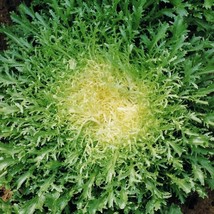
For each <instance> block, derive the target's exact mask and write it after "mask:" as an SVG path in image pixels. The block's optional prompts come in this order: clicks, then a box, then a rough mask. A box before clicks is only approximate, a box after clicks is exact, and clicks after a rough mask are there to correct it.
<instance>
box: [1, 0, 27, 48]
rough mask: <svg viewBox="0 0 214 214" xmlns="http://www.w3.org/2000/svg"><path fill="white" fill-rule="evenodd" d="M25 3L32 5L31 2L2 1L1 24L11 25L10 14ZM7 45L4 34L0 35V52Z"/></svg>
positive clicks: (24, 0) (18, 0)
mask: <svg viewBox="0 0 214 214" xmlns="http://www.w3.org/2000/svg"><path fill="white" fill-rule="evenodd" d="M21 2H24V3H26V4H29V3H30V0H0V24H1V25H2V24H11V20H10V12H11V11H13V10H15V9H16V7H17V6H18V5H19V4H20V3H21ZM6 47H7V44H6V41H5V37H4V35H3V34H0V51H1V50H4V49H6Z"/></svg>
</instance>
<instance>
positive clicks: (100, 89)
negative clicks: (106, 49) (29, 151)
mask: <svg viewBox="0 0 214 214" xmlns="http://www.w3.org/2000/svg"><path fill="white" fill-rule="evenodd" d="M70 62H71V60H70ZM128 69H129V68H128ZM63 84H64V86H63V87H62V88H61V87H60V88H59V92H58V93H57V94H56V96H57V97H58V102H59V104H58V106H59V107H58V108H59V110H58V111H59V115H60V117H62V115H63V116H64V117H65V119H66V120H67V121H69V122H68V125H70V129H71V130H73V131H75V132H76V133H78V135H80V133H81V134H83V135H84V136H85V137H86V138H91V140H94V141H97V142H98V143H110V144H126V143H128V142H131V141H137V140H139V139H145V138H147V135H148V134H149V130H148V129H149V128H151V127H153V128H155V126H156V123H157V120H155V119H154V116H153V115H152V111H151V107H150V98H149V96H150V95H151V92H149V87H147V86H146V85H144V84H143V82H139V81H134V80H133V78H132V77H131V75H128V72H127V71H125V72H124V71H121V72H120V71H119V69H116V68H114V67H113V66H112V65H111V64H110V63H105V62H95V61H93V60H88V61H87V65H86V66H85V68H84V69H83V70H82V71H77V72H75V73H74V74H72V75H71V76H70V78H69V77H67V79H66V80H65V81H63ZM58 94H59V95H58Z"/></svg>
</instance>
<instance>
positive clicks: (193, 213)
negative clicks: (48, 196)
mask: <svg viewBox="0 0 214 214" xmlns="http://www.w3.org/2000/svg"><path fill="white" fill-rule="evenodd" d="M21 2H25V3H26V4H29V3H30V0H0V23H1V24H11V20H10V12H11V11H13V10H15V9H16V7H17V6H18V5H19V4H20V3H21ZM6 47H7V45H6V41H5V39H4V35H2V34H0V50H4V49H6ZM5 192H6V190H5ZM181 209H182V212H183V214H214V191H209V193H208V198H205V199H201V198H199V197H198V195H197V194H193V195H191V196H190V197H189V198H188V199H187V201H186V203H185V204H184V205H182V206H181Z"/></svg>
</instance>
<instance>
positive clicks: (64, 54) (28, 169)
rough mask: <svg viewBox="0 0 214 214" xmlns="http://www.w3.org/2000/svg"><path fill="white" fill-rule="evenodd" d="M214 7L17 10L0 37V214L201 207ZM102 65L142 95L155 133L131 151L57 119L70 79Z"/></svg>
mask: <svg viewBox="0 0 214 214" xmlns="http://www.w3.org/2000/svg"><path fill="white" fill-rule="evenodd" d="M44 2H45V3H44ZM212 5H213V1H212V0H205V1H204V2H202V3H200V2H199V1H180V0H173V1H168V0H162V1H161V0H160V1H156V0H151V1H146V0H141V1H137V0H133V1H129V0H123V1H120V0H116V1H108V0H105V1H98V0H96V1H95V0H93V1H82V0H77V1H74V0H73V1H72V0H60V1H57V0H48V1H39V0H37V1H34V2H33V3H32V6H31V7H30V8H28V7H26V6H25V5H21V6H20V8H19V14H18V15H16V14H15V13H13V14H12V20H13V22H14V25H13V26H11V27H7V28H3V29H2V30H1V31H2V32H4V33H5V34H6V35H7V37H8V44H9V48H8V50H6V51H4V52H3V53H2V54H1V56H0V59H1V74H0V89H1V92H0V99H1V103H0V120H1V126H0V140H1V143H0V186H4V187H6V188H7V189H11V191H12V192H13V196H12V198H11V199H10V200H9V201H6V202H4V201H3V200H1V201H0V211H1V212H3V213H19V214H25V213H27V214H31V213H89V214H93V213H100V212H103V213H148V214H152V213H155V212H159V213H180V209H179V208H177V207H176V206H175V205H174V204H172V206H171V207H170V205H171V204H170V199H171V198H177V199H179V201H180V202H182V203H183V202H185V198H186V197H187V196H188V195H189V194H191V193H192V192H197V193H198V194H199V195H200V196H201V197H204V196H205V195H206V192H205V188H206V187H207V186H210V187H211V188H213V186H214V184H213V176H214V167H213V165H212V160H213V127H214V114H213V107H214V99H213V93H214V85H213V65H214V62H213V59H214V57H213V51H214V49H213V33H212V32H213V26H214V25H213V10H212ZM73 59H75V63H76V66H77V67H76V66H73V67H72V68H71V65H70V66H69V61H70V60H73ZM100 59H101V60H102V61H104V62H106V63H108V64H110V65H111V66H112V67H114V68H115V69H118V70H120V71H121V72H129V73H130V74H131V75H133V78H134V79H136V80H137V81H138V82H142V84H145V85H147V86H148V91H149V93H148V94H149V96H148V102H149V106H150V112H151V113H152V114H151V118H152V121H157V124H158V125H155V123H154V124H153V126H150V129H149V130H148V132H147V134H145V136H144V137H142V136H141V137H139V136H136V140H135V141H134V142H133V143H132V142H130V144H128V145H127V144H123V143H121V144H119V145H118V144H112V143H108V144H105V146H99V145H100V144H99V140H94V139H93V138H91V139H90V136H89V137H87V138H85V137H84V134H83V133H84V127H82V129H80V130H76V131H75V129H72V128H71V125H70V124H72V123H71V121H70V120H68V119H66V117H64V116H63V117H61V116H60V113H59V112H60V111H59V99H57V98H56V97H57V95H59V94H60V92H61V91H63V90H66V89H65V88H66V87H65V86H67V85H66V84H67V80H68V79H69V78H70V77H72V75H73V73H74V72H75V69H78V70H79V71H81V69H84V68H85V65H86V62H87V61H88V60H93V61H96V60H100ZM70 62H71V61H70ZM64 83H66V84H64ZM91 93H93V91H91ZM62 94H63V93H62ZM95 105H96V103H95ZM139 117H140V116H139ZM148 120H149V119H148Z"/></svg>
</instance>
